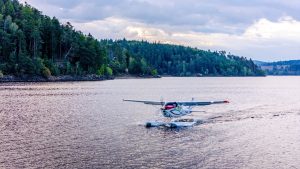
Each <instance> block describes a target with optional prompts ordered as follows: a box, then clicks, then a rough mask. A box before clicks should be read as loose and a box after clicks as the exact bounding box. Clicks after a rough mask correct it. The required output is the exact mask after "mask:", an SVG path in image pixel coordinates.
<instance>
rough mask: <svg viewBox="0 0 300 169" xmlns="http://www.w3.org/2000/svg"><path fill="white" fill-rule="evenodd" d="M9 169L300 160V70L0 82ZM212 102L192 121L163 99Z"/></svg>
mask: <svg viewBox="0 0 300 169" xmlns="http://www.w3.org/2000/svg"><path fill="white" fill-rule="evenodd" d="M0 97H1V99H0V168H24V167H25V168H300V160H299V158H300V144H299V142H300V125H299V124H300V77H257V78H162V79H145V80H113V81H104V82H74V83H17V84H16V83H14V84H0ZM161 97H164V99H165V100H169V101H171V100H176V101H177V100H180V101H188V100H191V98H192V97H194V98H195V100H201V101H210V100H223V99H228V100H230V101H231V103H230V104H227V105H216V106H207V107H201V108H197V110H202V111H203V112H200V113H194V114H193V115H192V116H190V117H189V118H197V119H203V120H204V121H205V122H204V124H201V125H198V126H195V127H193V128H185V129H173V130H171V129H165V128H151V129H146V128H145V127H144V126H143V124H144V123H145V122H146V121H148V120H155V119H159V118H161V117H160V115H159V114H158V112H157V110H158V108H159V107H155V106H149V105H143V104H136V103H125V102H122V99H123V98H125V99H146V100H160V99H161Z"/></svg>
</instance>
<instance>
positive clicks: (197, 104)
mask: <svg viewBox="0 0 300 169" xmlns="http://www.w3.org/2000/svg"><path fill="white" fill-rule="evenodd" d="M177 103H178V104H179V105H183V106H207V105H211V104H222V103H229V101H211V102H195V101H191V102H177Z"/></svg>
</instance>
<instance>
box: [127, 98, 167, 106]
mask: <svg viewBox="0 0 300 169" xmlns="http://www.w3.org/2000/svg"><path fill="white" fill-rule="evenodd" d="M123 101H125V102H136V103H144V104H150V105H164V104H165V102H158V101H144V100H124V99H123Z"/></svg>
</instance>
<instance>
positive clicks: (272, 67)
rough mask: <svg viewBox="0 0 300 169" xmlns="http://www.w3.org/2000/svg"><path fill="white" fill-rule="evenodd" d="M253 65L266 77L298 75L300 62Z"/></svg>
mask: <svg viewBox="0 0 300 169" xmlns="http://www.w3.org/2000/svg"><path fill="white" fill-rule="evenodd" d="M255 63H256V64H257V65H258V66H259V67H260V68H261V69H262V70H264V71H265V72H266V74H268V75H300V60H288V61H278V62H260V61H256V62H255Z"/></svg>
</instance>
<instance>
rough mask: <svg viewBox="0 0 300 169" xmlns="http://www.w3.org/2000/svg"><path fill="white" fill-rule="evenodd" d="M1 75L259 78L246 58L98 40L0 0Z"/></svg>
mask: <svg viewBox="0 0 300 169" xmlns="http://www.w3.org/2000/svg"><path fill="white" fill-rule="evenodd" d="M0 37H1V38H0V75H1V76H3V75H2V74H5V75H16V76H23V75H33V76H36V75H38V76H44V77H49V76H51V75H54V76H56V75H87V74H98V75H101V76H102V75H103V76H104V75H107V76H111V75H119V74H125V73H128V72H129V73H130V74H135V75H157V74H165V75H174V76H262V75H264V72H263V71H262V70H261V69H260V68H259V67H258V66H256V65H255V64H254V63H253V61H252V60H251V59H247V58H245V57H240V56H235V55H231V54H227V53H226V52H225V51H205V50H201V49H197V48H191V47H185V46H178V45H171V44H160V43H150V42H145V41H127V40H125V39H123V40H98V39H96V38H94V37H93V36H92V35H91V34H89V35H85V34H83V33H82V32H81V31H78V30H75V29H74V27H73V26H72V25H71V23H69V22H67V23H66V24H62V23H60V22H59V20H58V19H57V18H55V17H53V18H51V17H49V16H46V15H43V14H42V12H41V11H39V10H37V9H35V8H33V7H32V6H30V5H29V4H27V3H25V4H21V3H19V2H18V1H17V0H0Z"/></svg>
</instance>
